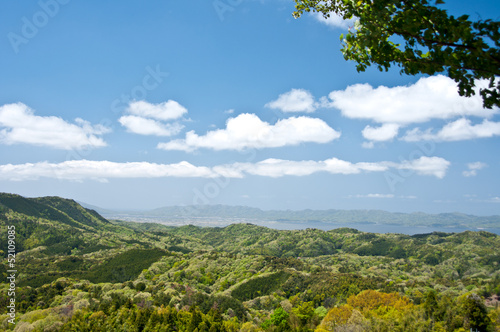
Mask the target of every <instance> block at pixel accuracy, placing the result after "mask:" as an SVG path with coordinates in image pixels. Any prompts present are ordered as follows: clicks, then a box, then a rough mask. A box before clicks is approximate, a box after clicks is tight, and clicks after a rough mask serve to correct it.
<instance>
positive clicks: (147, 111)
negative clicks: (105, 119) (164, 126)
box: [127, 100, 188, 121]
mask: <svg viewBox="0 0 500 332" xmlns="http://www.w3.org/2000/svg"><path fill="white" fill-rule="evenodd" d="M127 112H128V113H130V114H133V115H137V116H140V117H144V118H152V119H156V120H163V121H166V120H175V119H179V118H180V117H182V116H183V115H184V114H186V113H187V112H188V111H187V109H186V108H185V107H184V106H182V105H181V104H179V103H178V102H176V101H175V100H168V101H166V102H163V103H159V104H151V103H148V102H146V101H144V100H140V101H133V102H131V103H130V104H129V106H128V108H127Z"/></svg>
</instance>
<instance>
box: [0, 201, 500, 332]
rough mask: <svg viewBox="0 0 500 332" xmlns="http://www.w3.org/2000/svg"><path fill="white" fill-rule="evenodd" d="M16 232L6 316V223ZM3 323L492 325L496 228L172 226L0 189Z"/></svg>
mask: <svg viewBox="0 0 500 332" xmlns="http://www.w3.org/2000/svg"><path fill="white" fill-rule="evenodd" d="M12 225H13V226H15V230H16V240H15V242H16V252H17V255H16V269H17V271H18V272H17V275H16V292H15V293H16V295H15V297H16V318H15V322H16V324H10V323H9V322H8V320H9V317H10V316H8V309H7V304H8V301H9V297H10V295H9V296H8V292H9V287H10V286H9V285H8V284H7V266H8V265H7V258H6V256H7V255H6V253H7V241H5V239H7V227H6V226H12ZM0 226H1V231H0V238H1V240H0V244H1V246H0V250H1V252H2V257H3V261H2V264H1V265H0V274H1V275H2V283H1V284H0V330H13V329H14V328H16V329H17V330H18V331H122V330H127V331H318V332H322V331H344V330H356V331H357V330H359V331H420V330H425V331H454V330H459V329H460V328H465V329H467V330H469V328H471V327H472V328H478V331H494V328H495V326H497V328H500V309H495V306H497V308H498V298H497V296H498V295H500V269H499V262H500V236H498V235H495V234H492V233H488V232H470V231H468V232H463V233H457V234H451V233H438V232H435V233H432V234H420V235H413V236H408V235H402V234H374V233H365V232H359V231H357V230H355V229H350V228H339V229H335V230H331V231H322V230H317V229H306V230H293V231H279V230H274V229H269V228H265V227H259V226H256V225H252V224H234V225H230V226H227V227H223V228H217V227H212V228H211V227H206V228H201V227H196V226H191V225H188V226H183V227H168V226H164V225H160V224H151V223H133V222H123V221H108V220H106V219H104V218H102V217H101V216H100V215H99V214H97V213H96V212H95V211H93V210H89V209H85V208H83V207H82V206H80V205H79V204H78V203H76V202H74V201H72V200H67V199H62V198H58V197H43V198H24V197H21V196H17V195H11V194H0Z"/></svg>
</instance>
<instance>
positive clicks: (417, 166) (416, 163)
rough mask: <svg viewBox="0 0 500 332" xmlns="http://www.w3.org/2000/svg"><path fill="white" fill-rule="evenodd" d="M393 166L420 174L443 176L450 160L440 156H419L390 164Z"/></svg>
mask: <svg viewBox="0 0 500 332" xmlns="http://www.w3.org/2000/svg"><path fill="white" fill-rule="evenodd" d="M391 165H392V166H393V167H394V168H398V169H406V170H411V171H414V172H416V173H417V174H420V175H432V176H435V177H437V178H440V179H442V178H444V176H445V175H446V171H447V169H448V167H449V166H450V162H449V161H448V160H446V159H443V158H440V157H425V156H424V157H420V158H418V159H415V160H411V161H403V162H402V163H400V164H391Z"/></svg>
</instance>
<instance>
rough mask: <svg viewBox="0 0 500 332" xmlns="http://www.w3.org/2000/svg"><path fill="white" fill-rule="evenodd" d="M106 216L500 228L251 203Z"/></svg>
mask: <svg viewBox="0 0 500 332" xmlns="http://www.w3.org/2000/svg"><path fill="white" fill-rule="evenodd" d="M94 209H95V210H97V211H100V212H101V213H102V214H103V215H104V216H106V217H110V218H117V219H119V218H120V216H122V217H125V216H127V217H129V220H131V219H134V218H133V217H134V216H135V217H137V218H138V219H139V218H153V219H154V218H157V219H158V220H162V221H168V220H175V219H204V218H206V219H211V218H221V219H239V220H240V221H241V219H243V220H247V221H249V222H252V220H261V221H277V222H292V223H293V222H324V223H343V224H346V223H354V224H356V223H375V224H387V225H390V224H394V225H406V226H445V227H469V228H478V227H479V228H481V227H483V228H500V216H498V215H497V216H474V215H469V214H464V213H458V212H455V213H440V214H428V213H423V212H415V213H397V212H387V211H382V210H335V209H330V210H310V209H307V210H299V211H293V210H267V211H265V210H261V209H259V208H253V207H248V206H228V205H190V206H170V207H162V208H157V209H153V210H145V211H110V210H105V209H100V208H96V207H94Z"/></svg>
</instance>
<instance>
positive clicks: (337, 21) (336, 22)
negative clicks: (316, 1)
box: [311, 12, 356, 30]
mask: <svg viewBox="0 0 500 332" xmlns="http://www.w3.org/2000/svg"><path fill="white" fill-rule="evenodd" d="M311 15H312V16H313V17H314V19H315V20H316V21H318V22H320V23H323V24H325V25H327V26H329V27H331V28H340V29H344V30H345V29H348V28H349V27H352V26H354V23H355V21H356V20H355V19H349V20H344V19H343V18H342V17H340V16H339V15H337V14H334V13H332V14H330V17H328V18H325V17H324V16H323V14H322V13H318V12H314V13H311Z"/></svg>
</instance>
